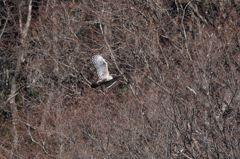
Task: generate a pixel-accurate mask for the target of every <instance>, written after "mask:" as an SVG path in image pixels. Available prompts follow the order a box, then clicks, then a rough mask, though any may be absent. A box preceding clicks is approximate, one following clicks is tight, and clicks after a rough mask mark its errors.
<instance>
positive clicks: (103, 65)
mask: <svg viewBox="0 0 240 159" xmlns="http://www.w3.org/2000/svg"><path fill="white" fill-rule="evenodd" d="M92 62H93V64H94V66H95V67H96V70H97V75H98V81H97V82H96V83H94V84H92V85H91V87H92V88H96V87H98V86H100V85H102V84H107V83H110V81H111V82H112V80H113V81H115V80H116V79H118V78H119V77H121V76H122V75H120V76H114V75H113V76H112V75H110V74H109V71H108V64H107V62H106V61H105V60H104V58H103V57H102V56H101V55H95V56H93V58H92Z"/></svg>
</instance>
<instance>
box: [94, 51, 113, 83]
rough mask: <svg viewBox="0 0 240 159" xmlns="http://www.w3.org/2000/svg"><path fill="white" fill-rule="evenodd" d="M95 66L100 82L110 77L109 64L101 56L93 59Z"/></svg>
mask: <svg viewBox="0 0 240 159" xmlns="http://www.w3.org/2000/svg"><path fill="white" fill-rule="evenodd" d="M92 61H93V64H94V66H95V67H96V70H97V75H98V78H99V80H102V79H104V78H106V77H107V76H108V75H109V72H108V64H107V62H106V61H105V60H104V58H103V57H102V56H101V55H95V56H93V58H92Z"/></svg>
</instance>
